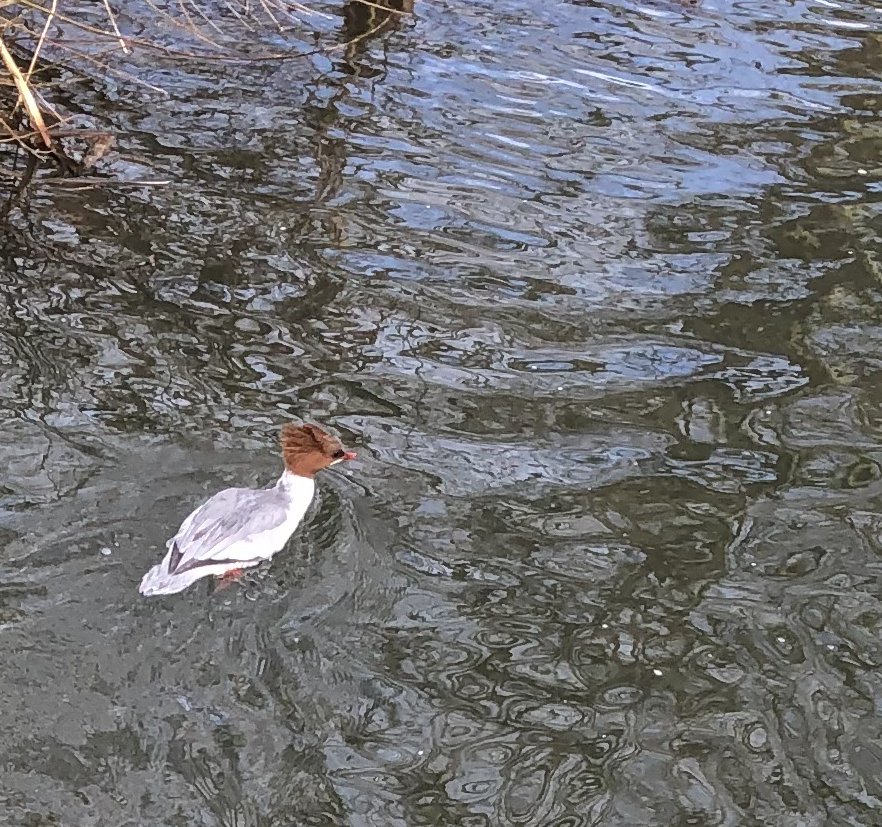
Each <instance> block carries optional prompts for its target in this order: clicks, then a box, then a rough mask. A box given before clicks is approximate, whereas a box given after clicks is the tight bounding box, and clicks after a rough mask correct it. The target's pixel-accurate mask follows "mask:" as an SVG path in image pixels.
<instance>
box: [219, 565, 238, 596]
mask: <svg viewBox="0 0 882 827" xmlns="http://www.w3.org/2000/svg"><path fill="white" fill-rule="evenodd" d="M243 574H245V569H230V570H229V571H225V572H224V573H223V574H222V575H221V576H220V577H218V579H217V586H216V587H215V591H216V592H221V591H223V590H224V589H226V588H229V587H230V586H232V585H233V583H235V582H236V581H237V580H238V579H239V578H240V577H241V576H242V575H243Z"/></svg>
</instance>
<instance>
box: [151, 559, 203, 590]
mask: <svg viewBox="0 0 882 827" xmlns="http://www.w3.org/2000/svg"><path fill="white" fill-rule="evenodd" d="M191 582H192V581H191V580H189V579H188V578H186V577H180V576H178V577H176V576H175V575H173V574H169V573H168V568H167V567H166V565H165V560H163V561H162V562H161V563H158V564H157V565H155V566H154V567H153V568H152V569H150V571H148V572H147V574H145V575H144V577H143V578H141V585H140V586H138V591H139V592H140V593H141V594H143V595H146V596H148V597H150V596H153V595H156V594H176V593H177V592H182V591H183V590H184V589H186V588H187V586H189V585H190V583H191Z"/></svg>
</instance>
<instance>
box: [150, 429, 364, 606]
mask: <svg viewBox="0 0 882 827" xmlns="http://www.w3.org/2000/svg"><path fill="white" fill-rule="evenodd" d="M280 444H281V452H282V460H283V462H284V465H285V468H284V471H283V472H282V476H281V477H279V480H278V481H277V482H276V484H275V485H273V486H270V487H268V488H259V489H254V488H226V489H224V490H223V491H220V492H218V493H217V494H215V495H214V496H213V497H211V498H210V499H208V500H206V501H205V502H204V503H202V505H200V506H199V507H198V508H197V509H196V510H195V511H193V512H192V513H191V514H189V515H188V516H187V517H186V518H185V519H184V521H183V523H181V527H180V528H179V529H178V531H177V533H176V534H175V536H174V537H172V538H171V539H170V540H169V541H168V542H167V543H166V549H167V551H166V554H165V556H164V557H163V558H162V562H160V563H157V564H156V565H155V566H153V567H152V568H151V569H150V570H149V571H148V572H147V573H146V574H145V575H144V577H143V578H142V579H141V584H140V586H139V587H138V591H139V593H140V594H142V595H144V596H148V597H151V596H155V595H167V594H176V593H178V592H182V591H184V590H185V589H187V588H189V587H190V586H192V585H193V583H195V582H196V581H197V580H201V579H202V578H203V577H212V576H213V577H216V578H220V579H221V580H222V581H225V583H229V582H231V581H233V580H235V579H237V578H238V577H240V576H241V575H242V573H243V572H244V571H245V569H248V568H251V567H253V566H257V565H259V564H260V563H262V562H263V561H264V560H269V559H270V558H271V557H273V556H274V555H275V554H276V553H277V552H279V551H281V549H282V548H284V546H285V544H286V543H287V542H288V540H289V539H290V538H291V535H292V534H293V533H294V531H295V529H296V528H297V526H299V525H300V523H301V521H302V520H303V517H304V516H305V515H306V511H307V509H308V508H309V506H310V504H311V503H312V500H313V497H314V496H315V475H316V474H317V473H318V472H319V471H321V470H323V469H324V468H330V467H331V466H333V465H337V464H339V463H341V462H346V461H348V460H353V459H355V458H356V453H355V452H354V451H347V450H346V449H345V448H344V447H343V443H342V442H341V441H340V440H339V439H338V438H337V437H335V436H333V435H332V434H329V433H328V432H327V431H325V430H323V429H322V428H320V427H319V426H318V425H294V424H293V423H286V424H285V425H284V426H283V427H282V430H281V435H280Z"/></svg>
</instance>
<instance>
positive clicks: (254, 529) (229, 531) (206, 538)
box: [168, 488, 287, 574]
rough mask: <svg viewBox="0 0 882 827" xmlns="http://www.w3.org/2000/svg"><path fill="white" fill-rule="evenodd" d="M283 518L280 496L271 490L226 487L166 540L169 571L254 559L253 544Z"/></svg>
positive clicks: (278, 524)
mask: <svg viewBox="0 0 882 827" xmlns="http://www.w3.org/2000/svg"><path fill="white" fill-rule="evenodd" d="M286 518H287V510H286V507H285V500H284V496H283V495H280V493H279V492H278V491H277V490H276V489H273V488H266V489H262V490H257V491H255V490H253V489H251V488H227V489H225V490H224V491H220V492H219V493H217V494H215V495H214V496H213V497H211V499H209V500H207V501H206V502H204V503H203V504H202V505H201V506H199V508H197V509H196V510H195V511H194V512H193V513H192V514H191V515H190V516H189V517H187V519H186V520H184V522H183V523H182V524H181V527H180V528H179V529H178V533H177V534H176V535H175V536H174V537H173V538H172V539H171V540H170V541H169V548H170V550H171V557H170V559H169V567H168V568H169V572H170V573H172V574H177V573H180V572H182V571H187V570H188V569H191V568H194V567H196V566H198V565H201V564H204V563H208V562H236V561H245V560H246V559H247V560H251V559H254V550H253V541H255V540H258V539H259V538H260V536H261V535H263V534H265V533H267V532H272V531H273V530H275V529H277V528H279V527H280V526H281V525H282V524H283V523H284V522H285V520H286Z"/></svg>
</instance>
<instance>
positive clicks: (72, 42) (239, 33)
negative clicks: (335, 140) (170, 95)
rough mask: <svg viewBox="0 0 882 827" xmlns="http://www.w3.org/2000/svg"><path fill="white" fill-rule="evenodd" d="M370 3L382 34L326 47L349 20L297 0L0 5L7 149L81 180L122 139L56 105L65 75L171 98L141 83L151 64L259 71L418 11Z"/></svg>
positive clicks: (1, 135) (21, 0)
mask: <svg viewBox="0 0 882 827" xmlns="http://www.w3.org/2000/svg"><path fill="white" fill-rule="evenodd" d="M387 4H388V5H387ZM362 5H363V6H364V7H366V8H371V9H373V8H377V9H381V10H382V11H383V12H384V14H383V15H381V16H379V21H378V22H377V24H376V26H373V21H372V24H371V26H370V27H369V28H368V29H367V30H365V31H361V32H358V33H357V34H355V35H354V37H353V38H351V39H350V40H349V41H348V42H346V43H341V42H339V41H336V42H332V43H330V44H328V45H319V44H321V43H322V42H323V40H324V38H322V34H324V33H328V32H329V31H332V30H334V29H335V28H336V27H338V26H339V21H340V18H339V17H337V16H331V15H328V14H326V13H323V12H320V11H318V10H315V9H310V8H309V7H307V6H304V5H302V4H300V3H297V2H291V1H290V0H127V2H126V4H125V6H124V7H117V8H114V0H101V3H94V2H84V1H83V0H15V1H14V2H10V1H9V0H0V64H2V65H0V146H2V145H3V144H7V145H9V144H13V145H16V146H17V148H18V149H19V150H20V151H24V152H25V153H27V154H28V156H29V157H31V158H32V160H33V161H34V162H37V163H39V162H41V161H47V160H48V161H51V162H53V163H54V164H56V165H57V166H58V167H59V168H60V169H61V171H62V172H63V173H65V174H68V175H80V176H81V175H83V174H85V173H88V171H89V170H90V169H91V168H92V167H94V165H95V163H97V161H98V160H100V159H101V157H102V156H103V155H104V154H105V153H106V152H107V151H108V150H109V148H110V147H111V146H112V144H113V139H112V137H111V136H108V135H106V134H103V133H97V132H89V131H86V130H72V129H71V128H70V124H69V123H68V121H67V119H66V118H65V117H64V116H63V115H60V114H59V113H58V112H57V111H56V110H55V108H54V107H53V106H52V104H50V102H49V100H47V98H48V99H50V100H51V98H52V88H53V83H58V82H60V81H59V80H58V77H57V76H58V74H59V70H61V69H63V72H64V77H65V82H66V83H69V79H70V77H71V76H72V75H74V76H75V75H79V76H81V77H85V78H90V79H91V78H101V77H108V76H117V77H124V78H125V79H127V80H128V81H131V82H133V83H138V84H143V85H144V86H146V87H148V88H150V89H151V90H152V91H155V92H157V93H162V92H163V90H162V89H160V88H159V87H157V86H155V85H153V84H150V83H148V82H146V81H144V80H143V79H141V78H140V77H138V67H143V65H144V63H145V62H146V61H145V58H146V59H147V60H155V59H157V58H158V59H161V60H162V61H163V62H167V61H187V62H190V61H196V62H198V63H200V64H204V63H209V62H223V63H254V62H266V61H287V60H292V59H301V58H303V57H306V56H309V55H312V54H315V53H317V52H333V51H336V50H345V49H347V48H350V47H352V45H353V44H354V43H356V42H357V41H360V40H363V39H364V38H366V37H370V36H371V35H372V34H374V33H375V32H376V31H378V30H380V29H381V28H382V27H383V26H384V25H385V22H386V20H387V19H388V17H389V15H390V14H393V15H394V14H402V13H406V12H402V11H400V10H398V9H396V8H395V6H398V7H399V8H402V7H403V8H406V9H408V10H409V8H410V7H411V5H412V3H411V2H409V0H404V2H402V0H385V2H384V0H377V2H374V0H365V2H363V3H362ZM390 6H393V8H390ZM120 8H124V9H125V17H123V14H122V13H121V11H120ZM145 32H146V33H150V32H155V33H156V34H155V36H150V35H149V34H145ZM266 34H271V35H272V36H273V42H274V43H278V42H279V39H280V36H281V37H284V39H285V40H286V41H288V42H290V43H291V44H292V46H291V48H290V49H284V50H280V49H278V48H273V49H265V50H261V48H260V44H261V42H262V39H263V36H264V35H266ZM70 137H75V138H78V139H80V140H81V141H85V144H86V148H85V149H84V150H83V151H82V153H81V154H80V155H81V157H80V160H78V161H74V160H72V158H71V157H70V156H69V155H68V154H66V149H65V141H63V140H62V138H70Z"/></svg>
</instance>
